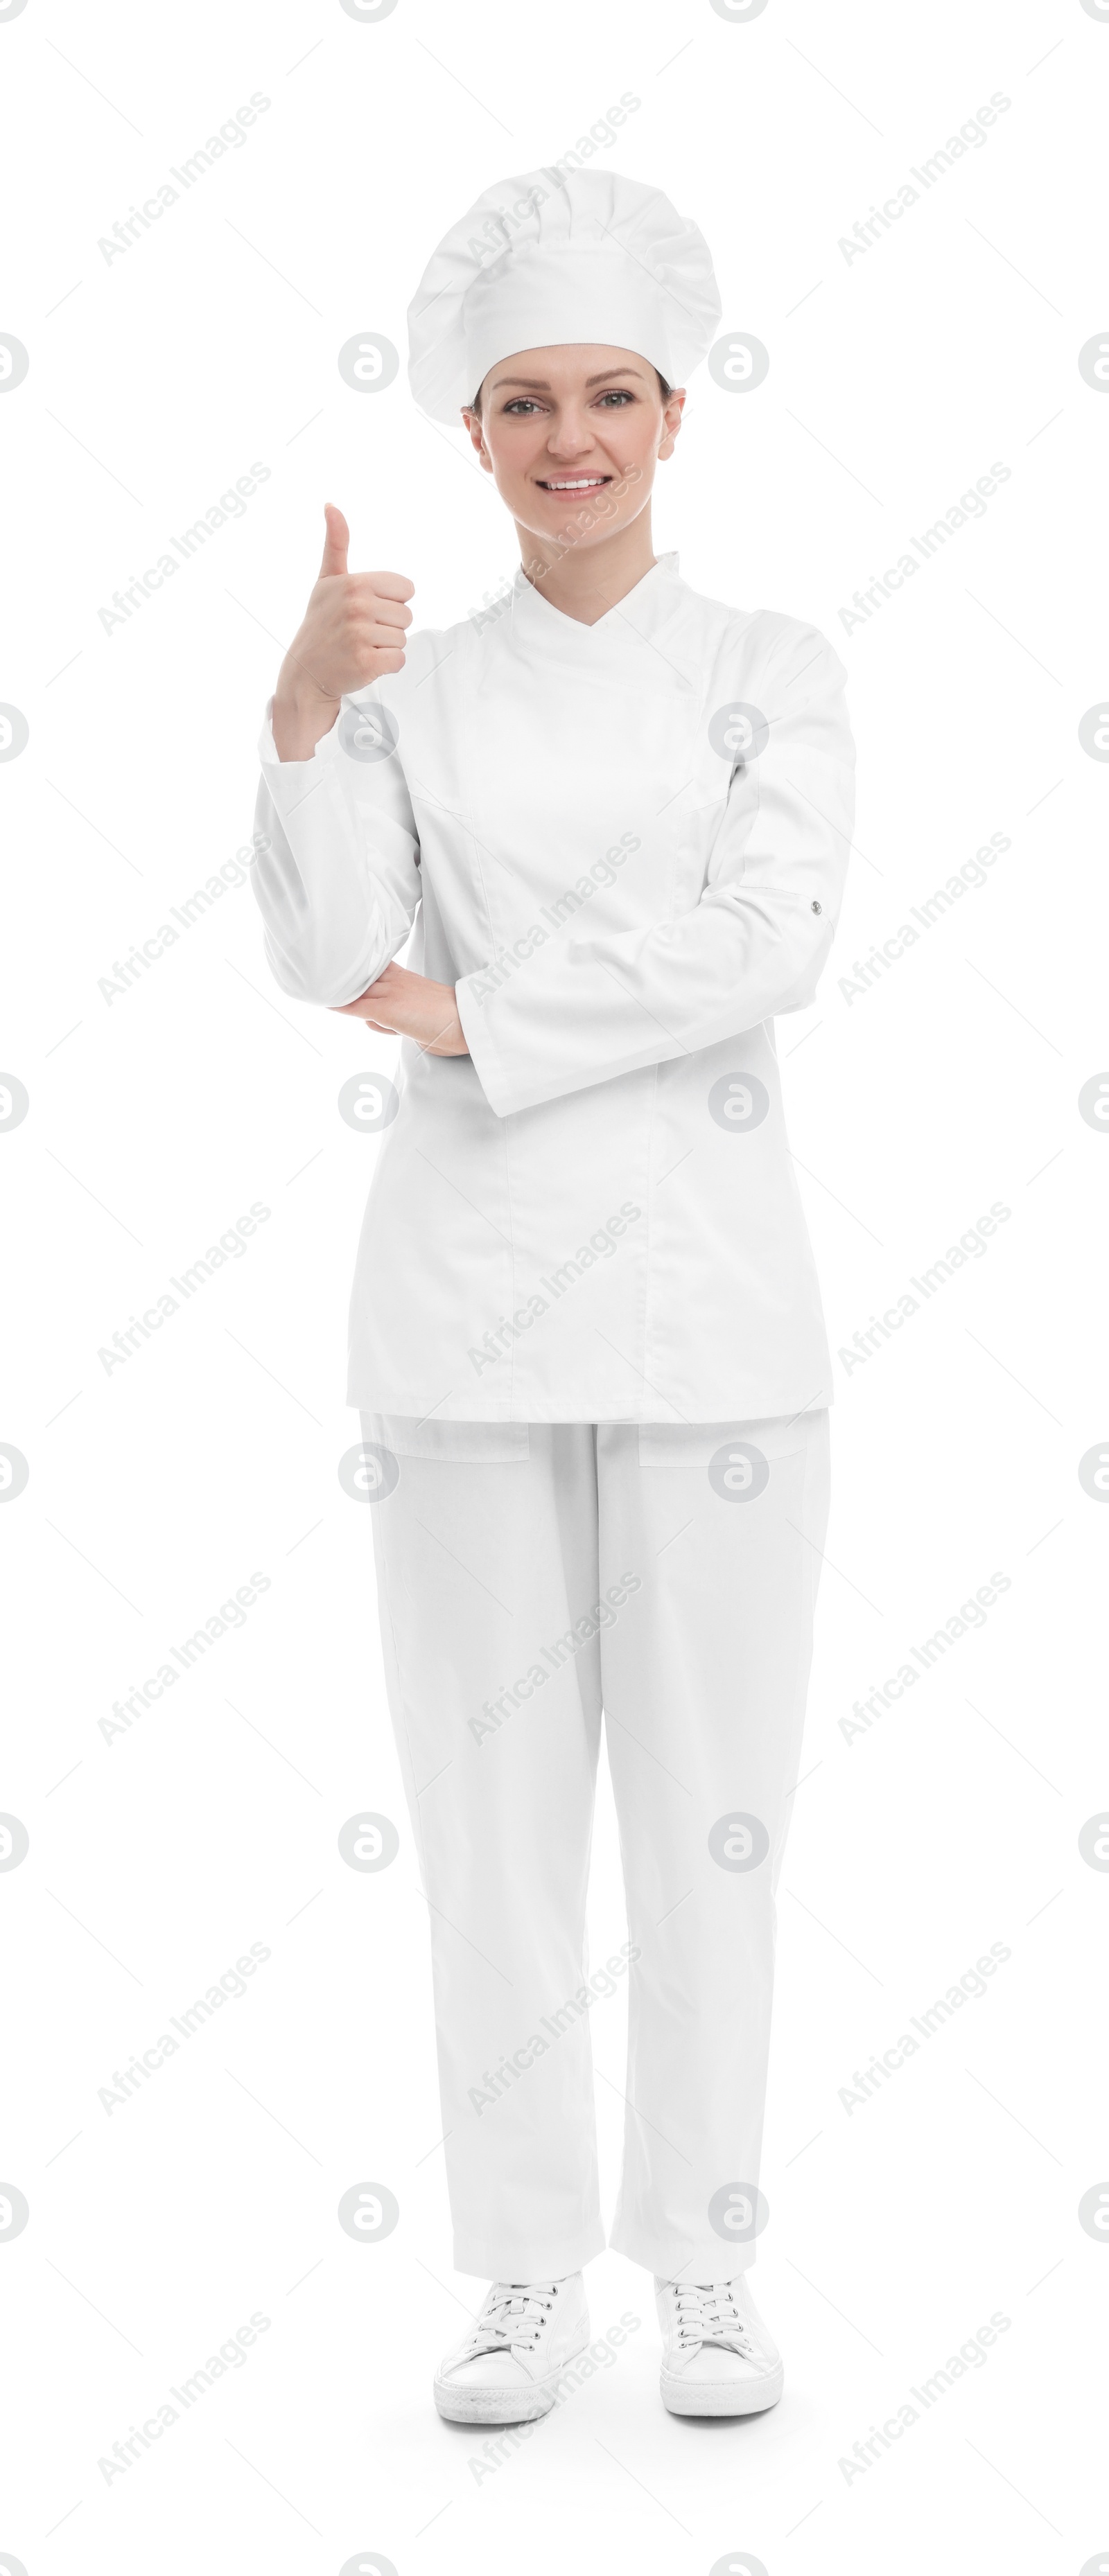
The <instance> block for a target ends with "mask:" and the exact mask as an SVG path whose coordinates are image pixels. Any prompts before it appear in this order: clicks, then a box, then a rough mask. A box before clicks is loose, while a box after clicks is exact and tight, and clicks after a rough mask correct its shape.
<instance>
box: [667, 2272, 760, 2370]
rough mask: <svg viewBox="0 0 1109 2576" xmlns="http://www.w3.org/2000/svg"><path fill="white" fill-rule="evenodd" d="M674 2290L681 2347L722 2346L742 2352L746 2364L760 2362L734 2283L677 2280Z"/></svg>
mask: <svg viewBox="0 0 1109 2576" xmlns="http://www.w3.org/2000/svg"><path fill="white" fill-rule="evenodd" d="M673 2290H674V2304H675V2307H676V2308H677V2312H678V2342H679V2343H680V2344H683V2345H687V2346H688V2345H692V2344H698V2343H720V2344H725V2345H729V2346H730V2347H731V2349H732V2351H733V2352H738V2353H741V2354H742V2355H743V2357H744V2359H745V2360H746V2361H756V2360H757V2359H758V2354H757V2352H756V2348H755V2345H754V2343H753V2341H752V2338H751V2330H750V2327H749V2326H748V2324H747V2322H746V2319H745V2318H744V2317H742V2316H741V2315H740V2312H739V2309H738V2307H737V2305H736V2300H735V2293H734V2291H733V2289H732V2284H731V2282H730V2281H676V2282H675V2283H674V2284H673Z"/></svg>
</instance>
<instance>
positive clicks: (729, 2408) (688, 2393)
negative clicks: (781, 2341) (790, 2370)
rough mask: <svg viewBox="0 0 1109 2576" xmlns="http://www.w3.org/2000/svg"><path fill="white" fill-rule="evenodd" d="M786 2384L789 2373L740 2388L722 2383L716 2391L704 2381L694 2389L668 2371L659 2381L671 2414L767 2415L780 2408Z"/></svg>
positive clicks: (775, 2372)
mask: <svg viewBox="0 0 1109 2576" xmlns="http://www.w3.org/2000/svg"><path fill="white" fill-rule="evenodd" d="M784 2383H785V2372H784V2369H783V2368H782V2365H781V2364H780V2363H779V2366H778V2368H777V2370H773V2371H768V2373H767V2375H766V2378H765V2379H759V2380H756V2381H753V2382H751V2383H749V2384H748V2385H747V2386H746V2387H744V2386H740V2387H737V2386H736V2385H735V2383H734V2382H732V2381H727V2380H725V2381H721V2382H719V2383H718V2384H717V2386H716V2387H715V2388H714V2387H713V2385H712V2383H711V2381H705V2380H702V2381H701V2382H700V2383H699V2384H695V2385H694V2386H693V2387H691V2386H690V2384H689V2381H688V2380H686V2379H682V2378H680V2377H678V2378H674V2377H671V2376H669V2375H668V2373H667V2372H666V2371H665V2370H664V2371H663V2372H662V2374H661V2377H660V2380H659V2387H660V2389H661V2391H662V2402H663V2405H664V2406H665V2408H666V2411H667V2413H668V2414H669V2415H763V2414H765V2412H766V2409H767V2407H768V2406H776V2405H777V2403H778V2399H779V2398H780V2396H781V2393H782V2388H783V2386H784Z"/></svg>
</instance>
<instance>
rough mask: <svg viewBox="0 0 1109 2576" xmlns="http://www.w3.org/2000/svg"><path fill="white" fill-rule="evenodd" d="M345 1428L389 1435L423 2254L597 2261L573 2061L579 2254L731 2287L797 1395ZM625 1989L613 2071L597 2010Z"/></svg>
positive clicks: (793, 1694)
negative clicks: (610, 2213)
mask: <svg viewBox="0 0 1109 2576" xmlns="http://www.w3.org/2000/svg"><path fill="white" fill-rule="evenodd" d="M365 1428H366V1433H367V1437H368V1439H371V1440H373V1439H377V1438H379V1437H380V1434H381V1432H382V1430H383V1429H384V1430H386V1431H387V1432H388V1434H389V1440H390V1454H389V1455H385V1454H384V1453H383V1452H382V1451H380V1450H377V1451H375V1452H373V1453H371V1454H372V1458H373V1460H375V1461H376V1464H377V1466H378V1469H379V1470H384V1472H383V1473H381V1474H380V1481H379V1482H378V1483H377V1484H376V1487H375V1486H371V1488H370V1490H371V1491H376V1494H377V1499H376V1500H375V1501H374V1504H373V1510H372V1518H373V1525H374V1538H375V1543H376V1552H377V1562H378V1585H379V1595H380V1603H381V1632H382V1642H383V1647H384V1655H385V1669H386V1677H387V1681H388V1688H389V1697H390V1702H391V1706H392V1711H393V1717H394V1722H395V1727H396V1736H397V1744H398V1747H399V1751H400V1757H401V1763H402V1767H403V1771H404V1779H405V1790H406V1794H407V1798H408V1805H409V1812H410V1815H411V1818H412V1828H413V1833H414V1836H415V1841H416V1849H417V1853H418V1857H419V1861H420V1866H421V1874H422V1878H423V1885H424V1890H425V1893H426V1896H427V1901H428V1919H429V1923H430V1927H431V1944H432V1960H433V1970H434V1986H435V2017H436V2026H437V2030H438V2044H439V2075H440V2085H441V2096H442V2127H443V2130H444V2132H445V2144H444V2154H445V2157H446V2166H447V2178H448V2184H449V2189H450V2199H451V2211H452V2216H453V2221H454V2231H455V2237H454V2251H455V2262H456V2265H457V2267H458V2269H459V2270H460V2271H463V2272H477V2273H480V2274H484V2275H486V2276H488V2277H490V2278H494V2279H498V2280H507V2281H529V2280H531V2281H534V2280H544V2279H549V2278H557V2277H559V2276H561V2275H563V2274H566V2273H570V2272H576V2271H577V2270H578V2269H579V2268H580V2266H581V2265H582V2264H583V2263H585V2262H588V2260H589V2258H590V2256H591V2255H593V2254H596V2253H597V2252H598V2251H599V2250H600V2248H601V2247H602V2246H603V2244H604V2242H605V2234H604V2227H603V2224H602V2218H601V2210H600V2204H599V2199H598V2189H597V2146H596V2132H595V2125H594V2112H593V2051H594V2048H595V2053H596V2057H597V2060H598V2063H599V2065H600V2066H601V2067H603V2068H604V2070H605V2072H606V2074H607V2076H608V2080H609V2082H610V2083H611V2084H614V2085H615V2086H616V2087H617V2089H618V2090H619V2091H620V2092H621V2093H623V2094H624V2096H625V2100H626V2105H627V2108H626V2112H625V2129H624V2168H623V2180H622V2184H621V2190H620V2197H619V2202H618V2205H617V2210H616V2217H615V2222H614V2225H613V2229H612V2235H611V2242H612V2243H613V2244H614V2245H615V2246H617V2247H618V2248H619V2250H620V2252H621V2253H624V2254H627V2255H630V2257H631V2259H632V2261H633V2262H636V2263H643V2264H645V2265H646V2266H647V2269H648V2270H649V2271H653V2272H655V2273H657V2274H659V2275H660V2276H661V2277H662V2278H663V2279H667V2280H672V2279H675V2278H678V2277H681V2278H684V2279H685V2280H687V2281H688V2280H693V2281H703V2280H720V2279H730V2278H731V2277H732V2275H733V2274H735V2273H736V2272H740V2271H743V2270H744V2269H745V2268H746V2266H747V2265H748V2264H749V2263H750V2262H751V2261H753V2259H754V2254H755V2246H756V2239H757V2236H758V2234H759V2233H760V2232H761V2227H762V2224H763V2223H764V2220H765V2216H766V2209H765V2200H764V2199H763V2198H761V2197H760V2196H759V2192H758V2184H759V2154H760V2146H761V2138H762V2116H763V2097H764V2091H765V2084H766V2062H767V2049H768V2043H769V2031H770V2004H771V1986H772V1978H773V1961H774V1903H773V1887H774V1882H775V1880H776V1878H777V1874H778V1868H779V1865H780V1861H781V1855H782V1846H783V1842H784V1839H785V1834H786V1828H787V1824H788V1821H789V1818H790V1815H791V1813H792V1805H793V1801H792V1797H791V1792H792V1789H793V1787H794V1784H795V1782H796V1779H797V1774H798V1752H799V1747H800V1741H801V1729H802V1723H803V1718H804V1707H805V1686H806V1681H807V1678H808V1669H809V1657H810V1651H811V1641H812V1609H813V1601H814V1597H815V1593H816V1586H817V1577H818V1575H819V1571H820V1551H821V1549H822V1547H823V1543H824V1530H825V1519H826V1514H827V1506H828V1416H827V1413H820V1414H803V1415H802V1416H800V1418H799V1419H798V1420H796V1421H794V1422H757V1423H754V1424H746V1425H744V1424H740V1425H739V1426H728V1425H727V1424H717V1425H708V1424H699V1425H697V1426H696V1427H694V1428H688V1429H687V1428H681V1427H675V1426H673V1425H670V1424H657V1425H656V1424H644V1425H643V1426H641V1427H638V1428H637V1427H636V1426H635V1425H627V1424H620V1423H602V1424H600V1425H599V1426H597V1427H596V1428H594V1427H593V1426H591V1425H589V1424H561V1423H532V1424H531V1425H530V1427H529V1426H527V1425H525V1424H522V1423H521V1424H511V1423H509V1424H504V1425H496V1424H486V1423H479V1424H475V1425H473V1426H470V1427H467V1426H464V1425H462V1424H456V1423H444V1424H442V1425H439V1424H435V1423H425V1424H423V1425H413V1424H404V1423H398V1422H392V1423H388V1424H385V1425H382V1424H380V1423H377V1422H370V1421H367V1423H366V1426H365ZM602 1701H603V1705H604V1717H605V1727H606V1743H607V1750H608V1760H609V1765H610V1769H611V1773H612V1782H613V1789H614V1792H615V1797H616V1806H617V1811H618V1815H619V1823H620V1845H621V1853H622V1858H623V1867H624V1881H625V1889H626V1894H627V1906H628V1936H629V1937H628V1943H627V1944H626V1945H619V1944H618V1945H617V1947H616V1948H615V1949H614V1950H613V1951H612V1952H611V1953H610V1954H608V1959H607V1961H606V1958H604V1957H592V1958H590V1957H588V1956H587V1955H586V1954H585V1952H584V1950H583V1939H584V1924H585V1899H586V1880H587V1876H588V1869H589V1844H590V1829H591V1823H592V1812H593V1782H594V1774H595V1770H596V1763H597V1751H598V1744H599V1740H600V1726H601V1708H602ZM628 1954H630V1955H628ZM625 1979H626V1981H627V1984H628V1989H629V1995H628V2003H629V2037H628V2059H627V2071H626V2073H625V2070H624V2067H623V2065H622V2063H621V2062H620V2058H619V2056H618V2054H617V2053H616V2049H615V2043H614V2037H613V2035H612V2034H611V2033H610V2032H609V2030H608V2029H607V2027H606V2014H607V2012H608V2010H609V2000H610V1998H611V1996H612V1994H613V1991H614V1989H615V1988H616V1986H617V1985H618V1984H622V1983H623V1982H624V1981H625ZM594 2023H595V2024H596V2025H597V2029H596V2036H595V2040H594V2041H593V2042H592V2043H591V2030H590V2026H591V2024H594Z"/></svg>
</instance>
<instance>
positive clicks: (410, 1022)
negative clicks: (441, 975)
mask: <svg viewBox="0 0 1109 2576" xmlns="http://www.w3.org/2000/svg"><path fill="white" fill-rule="evenodd" d="M334 1008H335V1009H336V1010H338V1011H340V1012H343V1013H345V1014H346V1016H347V1017H348V1018H354V1019H356V1020H365V1021H366V1023H367V1025H368V1027H370V1028H371V1029H383V1030H385V1031H386V1033H387V1034H388V1033H391V1034H394V1035H395V1036H397V1037H401V1038H413V1039H414V1040H415V1043H416V1045H417V1046H418V1047H420V1048H421V1049H422V1050H423V1053H424V1054H425V1055H469V1052H470V1050H469V1047H468V1046H467V1044H466V1040H465V1038H464V1036H463V1034H462V1022H461V1020H460V1019H459V1016H458V1005H457V1003H456V1001H455V998H454V986H453V984H437V983H436V982H435V980H434V977H433V976H431V975H413V974H412V973H411V972H410V970H409V968H408V967H407V966H387V967H386V969H385V972H384V974H383V975H379V976H378V979H377V982H376V984H370V985H368V986H367V989H366V991H365V992H364V993H360V994H359V996H358V999H357V1001H356V1002H337V1003H336V1004H335V1005H334Z"/></svg>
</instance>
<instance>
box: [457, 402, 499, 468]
mask: <svg viewBox="0 0 1109 2576" xmlns="http://www.w3.org/2000/svg"><path fill="white" fill-rule="evenodd" d="M462 418H463V420H464V422H465V424H466V427H467V429H468V430H469V433H470V438H471V440H472V443H473V449H474V454H475V456H476V457H477V460H478V463H479V465H483V466H484V468H485V471H486V473H487V474H491V473H492V471H493V459H492V457H491V456H490V453H489V450H488V448H487V446H486V444H485V432H484V430H483V428H482V426H481V413H480V412H478V411H473V410H471V407H470V405H469V403H464V404H463V407H462Z"/></svg>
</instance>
